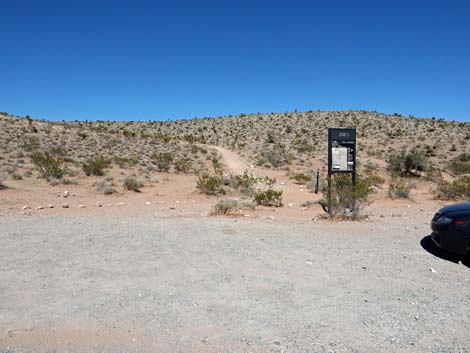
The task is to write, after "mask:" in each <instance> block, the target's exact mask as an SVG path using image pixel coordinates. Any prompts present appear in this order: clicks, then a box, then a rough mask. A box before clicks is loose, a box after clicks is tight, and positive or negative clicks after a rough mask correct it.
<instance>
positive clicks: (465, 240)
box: [431, 202, 470, 255]
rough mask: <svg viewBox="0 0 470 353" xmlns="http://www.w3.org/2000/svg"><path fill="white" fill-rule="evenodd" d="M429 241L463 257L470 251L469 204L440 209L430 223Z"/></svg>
mask: <svg viewBox="0 0 470 353" xmlns="http://www.w3.org/2000/svg"><path fill="white" fill-rule="evenodd" d="M431 229H432V234H431V239H432V240H433V241H434V243H436V245H437V246H439V247H440V248H442V249H444V250H448V251H450V252H453V253H457V254H461V255H465V254H466V253H467V252H469V250H470V202H464V203H458V204H455V205H451V206H447V207H444V208H441V209H440V210H439V212H437V213H436V214H435V215H434V217H433V219H432V221H431Z"/></svg>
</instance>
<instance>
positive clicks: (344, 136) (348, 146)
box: [328, 128, 356, 213]
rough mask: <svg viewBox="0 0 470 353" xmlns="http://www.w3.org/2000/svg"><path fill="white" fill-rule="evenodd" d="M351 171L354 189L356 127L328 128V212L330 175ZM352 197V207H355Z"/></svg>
mask: <svg viewBox="0 0 470 353" xmlns="http://www.w3.org/2000/svg"><path fill="white" fill-rule="evenodd" d="M335 173H351V175H352V185H353V190H355V189H356V129H337V128H329V129H328V213H331V187H332V185H331V176H332V175H333V174H335ZM355 206H356V205H355V200H354V199H353V204H352V208H353V210H354V208H355Z"/></svg>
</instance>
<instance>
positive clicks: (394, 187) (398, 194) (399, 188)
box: [388, 179, 411, 200]
mask: <svg viewBox="0 0 470 353" xmlns="http://www.w3.org/2000/svg"><path fill="white" fill-rule="evenodd" d="M410 191H411V185H410V183H408V182H406V181H404V180H402V179H395V180H392V182H391V183H390V185H389V189H388V196H390V198H392V199H394V200H395V199H409V198H410Z"/></svg>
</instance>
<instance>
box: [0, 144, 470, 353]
mask: <svg viewBox="0 0 470 353" xmlns="http://www.w3.org/2000/svg"><path fill="white" fill-rule="evenodd" d="M212 147H213V148H215V147H214V146H212ZM216 149H217V150H218V152H219V153H220V154H221V156H222V160H223V161H224V164H225V168H226V172H227V173H234V174H240V173H242V172H243V171H244V170H246V169H248V170H250V171H251V172H252V173H254V174H255V175H257V176H270V177H275V178H276V180H277V184H276V188H277V189H280V190H282V191H283V202H284V207H281V208H267V207H265V208H263V207H257V208H256V209H255V210H251V209H243V210H240V211H239V212H236V213H235V216H234V217H236V218H233V217H226V216H209V215H211V212H212V211H213V207H214V204H215V203H216V202H217V200H218V199H220V198H227V197H230V198H241V195H237V194H228V195H224V196H221V197H214V196H206V195H202V194H200V193H198V192H197V190H196V176H194V175H184V174H179V175H178V174H155V175H153V176H152V177H151V178H149V179H146V180H145V187H143V188H142V192H140V193H135V192H128V191H127V192H126V191H123V190H122V188H119V185H118V186H116V188H117V189H118V190H119V193H118V194H116V195H111V196H106V195H102V194H100V193H99V192H98V191H97V190H96V188H95V187H94V186H93V184H94V183H95V182H97V181H98V180H100V179H101V178H86V179H83V180H81V181H80V184H79V185H58V186H50V185H47V184H46V183H45V182H44V181H43V180H40V179H27V180H22V181H13V180H11V179H8V180H7V181H6V182H5V184H6V185H7V187H8V188H7V189H4V190H1V191H0V242H1V244H2V246H1V247H0V279H1V281H0V352H117V351H120V352H121V351H122V352H374V353H375V352H384V353H385V352H387V353H388V352H433V353H435V352H436V353H437V352H467V353H468V352H470V336H469V332H470V305H469V304H470V295H469V293H470V280H469V278H470V277H469V274H470V272H469V271H470V259H468V258H465V259H460V258H455V257H452V256H449V255H448V254H445V253H443V252H441V251H438V250H437V249H436V248H435V247H434V246H433V245H432V243H431V242H430V241H429V238H428V237H427V236H428V234H429V232H430V231H429V221H430V219H431V217H432V215H433V214H434V213H435V212H436V211H437V209H438V208H440V207H442V206H443V205H445V203H443V202H440V201H437V200H434V199H433V196H432V192H431V185H427V184H426V183H423V182H420V184H419V187H418V188H417V189H415V190H413V197H412V199H411V200H390V199H388V198H387V197H386V193H387V190H386V189H385V188H384V189H377V190H376V193H375V194H374V195H372V198H371V200H372V201H373V202H372V203H371V204H370V205H368V206H366V208H365V210H364V213H365V214H366V215H367V217H366V218H365V219H363V220H362V221H361V222H344V221H329V220H325V219H323V218H322V215H323V211H322V209H321V207H320V206H319V205H317V204H313V205H311V206H309V207H304V206H303V203H304V202H305V201H312V202H315V201H317V200H318V199H319V197H320V195H315V194H314V193H311V192H309V191H307V189H306V187H305V185H298V184H295V183H294V182H293V181H292V180H291V179H289V178H288V176H287V174H286V172H285V171H273V170H266V169H261V168H258V167H254V166H252V165H251V164H250V163H248V162H246V161H245V160H243V159H242V158H241V157H240V156H239V155H238V154H237V153H235V152H233V151H229V150H227V149H224V148H221V147H217V148H216ZM111 174H112V175H113V176H114V177H115V181H116V183H118V181H119V180H120V179H121V178H123V177H124V176H125V174H124V172H123V171H120V170H112V171H111ZM65 191H68V192H69V194H70V196H68V197H66V198H65V197H64V192H65ZM65 203H66V204H67V205H68V208H62V205H63V204H65ZM49 205H52V206H53V208H49V207H48V206H49ZM25 206H26V207H25Z"/></svg>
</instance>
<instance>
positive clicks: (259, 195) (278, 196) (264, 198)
mask: <svg viewBox="0 0 470 353" xmlns="http://www.w3.org/2000/svg"><path fill="white" fill-rule="evenodd" d="M254 200H255V202H256V203H257V204H258V205H262V206H274V207H281V206H282V191H281V190H279V191H278V190H274V189H271V188H269V189H267V190H264V191H262V190H260V191H257V192H256V194H255V196H254Z"/></svg>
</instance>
